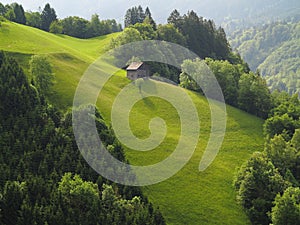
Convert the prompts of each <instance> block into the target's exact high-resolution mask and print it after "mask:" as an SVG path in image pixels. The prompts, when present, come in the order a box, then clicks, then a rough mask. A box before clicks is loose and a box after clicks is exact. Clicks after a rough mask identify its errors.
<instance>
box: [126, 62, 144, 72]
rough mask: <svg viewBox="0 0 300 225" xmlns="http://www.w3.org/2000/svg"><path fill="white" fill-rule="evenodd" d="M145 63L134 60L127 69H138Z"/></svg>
mask: <svg viewBox="0 0 300 225" xmlns="http://www.w3.org/2000/svg"><path fill="white" fill-rule="evenodd" d="M143 64H144V63H143V62H132V63H131V64H130V65H129V66H128V67H127V70H138V69H139V68H140V67H141V66H142V65H143Z"/></svg>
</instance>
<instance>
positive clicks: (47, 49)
mask: <svg viewBox="0 0 300 225" xmlns="http://www.w3.org/2000/svg"><path fill="white" fill-rule="evenodd" d="M116 35H117V34H112V35H108V36H104V37H99V38H94V39H89V40H79V39H75V38H71V37H67V36H62V35H54V34H48V33H45V32H42V31H40V30H37V29H34V28H30V27H26V26H22V25H18V24H14V23H3V24H2V26H1V27H0V40H1V41H0V49H1V50H4V51H6V52H9V54H11V55H14V56H15V57H17V59H18V60H19V62H20V63H21V64H22V65H23V67H24V68H25V70H28V66H27V62H28V60H29V59H30V56H31V55H32V54H47V55H48V56H49V59H50V61H51V63H52V65H53V68H54V72H55V78H56V79H55V82H56V83H55V86H54V93H53V94H52V95H51V96H50V100H51V101H52V103H53V104H55V105H57V106H59V107H60V108H62V109H66V108H68V107H70V106H71V105H72V100H73V95H74V92H75V89H76V86H77V84H78V81H79V79H80V77H81V76H82V74H83V72H84V71H85V69H86V68H87V67H88V65H89V64H90V63H91V62H92V61H93V60H95V59H96V58H97V56H100V55H101V54H103V52H104V51H105V47H106V46H107V44H108V43H109V41H110V39H111V38H112V37H114V36H116ZM27 72H28V71H27ZM127 84H129V80H128V79H126V78H125V74H124V72H122V71H120V73H118V74H117V75H116V76H113V77H112V78H111V79H110V81H109V82H108V83H107V84H106V86H105V88H104V89H103V91H102V92H101V93H100V96H99V100H101V105H100V103H99V105H98V106H99V108H100V111H101V112H102V114H103V116H104V118H105V119H106V121H107V122H108V123H109V122H110V115H111V107H112V103H113V102H114V98H115V96H116V95H117V94H118V93H119V92H120V91H121V89H122V88H123V87H124V86H126V85H127ZM153 85H163V86H165V87H166V88H175V89H176V88H178V87H175V86H171V85H168V84H163V83H159V82H154V81H153ZM187 93H188V95H189V96H190V97H191V98H192V100H193V101H194V103H195V105H196V107H197V110H198V112H199V117H200V123H201V135H200V139H199V143H198V145H197V148H196V151H195V153H194V155H193V157H192V159H191V160H190V162H189V163H188V164H187V165H186V166H185V167H184V168H183V169H182V170H181V171H180V172H178V173H177V174H176V175H175V176H174V177H172V178H170V179H169V180H167V181H164V182H162V183H159V184H156V185H151V186H147V187H144V188H143V190H144V192H145V194H146V195H147V196H148V197H149V199H150V200H151V202H153V203H154V205H155V207H157V206H159V207H160V209H161V211H162V213H163V215H164V216H165V218H166V220H167V223H168V224H178V225H179V224H180V225H182V224H189V225H190V224H195V225H198V224H211V225H215V224H235V225H237V224H240V225H244V224H250V222H249V220H248V219H247V217H246V215H245V214H244V212H243V210H242V209H241V208H240V207H239V206H238V205H237V204H236V201H235V193H234V190H233V187H232V180H233V176H234V172H235V169H236V168H237V167H238V166H240V165H241V164H242V163H243V162H244V161H245V160H246V159H247V158H249V156H250V155H251V153H252V152H253V151H255V150H260V149H262V146H263V138H262V122H263V121H261V120H260V119H258V118H256V117H253V116H251V115H249V114H246V113H244V112H242V111H240V110H237V109H234V108H232V107H229V106H228V107H227V116H228V118H227V119H228V124H227V133H226V136H225V140H224V143H223V145H222V148H221V150H220V153H219V154H218V156H217V158H216V160H215V161H214V162H213V164H212V165H211V166H210V167H209V168H208V169H207V170H205V171H204V172H199V171H198V166H199V162H200V159H201V156H202V154H203V151H204V149H205V147H206V144H207V140H208V138H209V131H210V109H209V107H208V104H207V101H206V100H205V98H204V97H202V96H200V95H199V94H196V93H194V92H190V91H187ZM99 102H100V101H99ZM155 116H160V117H162V118H163V119H164V120H165V122H166V124H167V126H168V134H167V138H166V139H165V140H164V141H163V143H162V144H161V145H160V146H159V147H157V148H156V149H154V150H152V151H149V152H143V153H141V152H136V151H132V150H130V149H126V154H127V157H128V159H129V160H130V162H131V163H132V164H135V165H148V164H151V163H154V162H158V161H160V160H161V159H163V158H165V157H166V156H168V155H169V154H170V153H171V152H172V150H173V149H174V146H176V143H177V140H178V135H179V130H180V128H178V127H179V124H180V122H179V118H178V114H177V112H176V110H175V109H174V108H173V107H172V106H171V105H170V104H168V103H167V102H166V101H165V100H162V99H158V98H154V97H151V98H148V99H145V100H144V101H140V102H138V103H137V104H136V105H135V106H134V107H133V109H132V111H131V120H130V125H131V127H132V129H133V133H135V134H136V135H137V136H139V137H141V138H144V137H147V136H148V135H149V130H148V126H149V123H148V122H149V121H150V120H151V118H153V117H155ZM133 118H134V119H133ZM191 122H192V121H191Z"/></svg>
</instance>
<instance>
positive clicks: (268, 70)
mask: <svg viewBox="0 0 300 225" xmlns="http://www.w3.org/2000/svg"><path fill="white" fill-rule="evenodd" d="M230 43H231V46H232V48H233V49H236V50H237V51H238V52H239V53H240V54H241V56H242V58H243V59H244V60H245V61H246V62H247V63H248V64H249V66H250V68H251V69H252V70H253V71H256V70H259V72H260V73H261V75H262V76H264V77H265V78H266V80H267V83H268V85H269V87H270V89H271V90H272V91H274V90H282V91H286V92H288V93H289V94H294V93H299V92H300V22H276V23H271V24H268V25H264V26H257V27H252V28H249V29H246V30H239V31H236V32H235V33H233V34H232V35H231V36H230Z"/></svg>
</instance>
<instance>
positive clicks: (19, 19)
mask: <svg viewBox="0 0 300 225" xmlns="http://www.w3.org/2000/svg"><path fill="white" fill-rule="evenodd" d="M12 8H13V11H14V14H15V19H14V20H13V21H14V22H16V23H20V24H26V17H25V12H24V9H23V7H22V5H19V4H17V3H13V4H12Z"/></svg>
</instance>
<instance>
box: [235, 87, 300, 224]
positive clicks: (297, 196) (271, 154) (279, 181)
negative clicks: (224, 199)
mask: <svg viewBox="0 0 300 225" xmlns="http://www.w3.org/2000/svg"><path fill="white" fill-rule="evenodd" d="M272 98H273V101H274V107H273V109H272V110H271V112H270V115H269V118H268V119H267V120H266V121H265V124H264V134H265V138H266V142H265V148H264V150H263V151H262V152H255V153H254V154H253V155H252V157H251V158H250V159H249V160H248V161H247V162H246V163H244V165H243V166H242V167H241V168H240V169H239V171H238V173H237V176H236V180H235V182H234V185H235V188H236V191H237V199H238V202H239V203H240V204H241V205H242V206H243V207H244V208H245V211H246V213H247V214H248V216H249V218H250V219H251V222H252V224H262V225H268V224H270V223H271V222H272V224H274V225H296V224H300V167H299V165H300V129H299V128H300V123H299V118H300V102H299V99H298V95H294V96H292V97H291V96H289V95H288V94H287V93H284V92H282V93H279V92H274V93H273V95H272ZM257 150H258V151H260V149H257Z"/></svg>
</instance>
